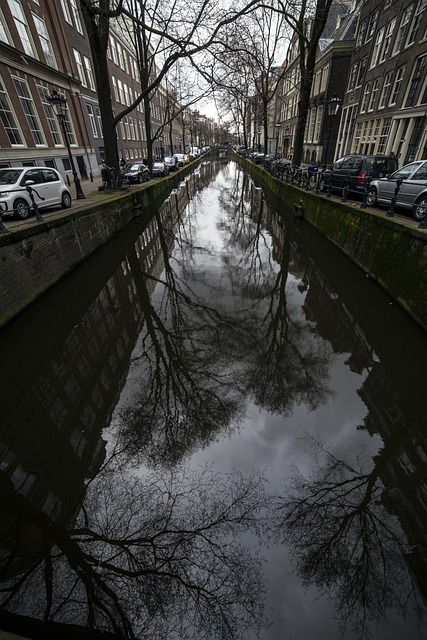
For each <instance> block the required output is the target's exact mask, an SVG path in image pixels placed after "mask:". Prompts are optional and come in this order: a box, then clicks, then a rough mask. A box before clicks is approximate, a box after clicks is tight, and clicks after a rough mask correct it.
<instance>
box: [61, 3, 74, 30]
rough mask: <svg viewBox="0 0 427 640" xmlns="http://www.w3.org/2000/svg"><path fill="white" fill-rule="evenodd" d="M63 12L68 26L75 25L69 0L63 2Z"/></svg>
mask: <svg viewBox="0 0 427 640" xmlns="http://www.w3.org/2000/svg"><path fill="white" fill-rule="evenodd" d="M61 5H62V11H63V13H64V18H65V20H66V21H67V22H68V24H71V25H72V24H73V20H72V18H71V12H70V6H69V4H68V0H61Z"/></svg>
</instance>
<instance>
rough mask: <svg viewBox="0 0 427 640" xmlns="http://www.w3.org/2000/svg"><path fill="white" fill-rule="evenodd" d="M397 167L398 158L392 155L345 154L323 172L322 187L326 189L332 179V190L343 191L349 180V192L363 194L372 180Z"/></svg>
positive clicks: (391, 171) (322, 189) (382, 176)
mask: <svg viewBox="0 0 427 640" xmlns="http://www.w3.org/2000/svg"><path fill="white" fill-rule="evenodd" d="M397 169H398V166H397V160H396V158H393V157H391V156H365V155H361V154H353V155H348V156H343V157H342V158H339V160H337V161H336V162H334V164H333V165H332V166H331V167H329V168H328V169H326V171H324V172H323V174H322V177H321V183H320V189H321V191H326V190H327V189H328V185H329V181H330V183H331V190H332V191H342V190H343V188H344V187H345V185H346V184H347V182H348V189H349V192H353V193H360V194H363V193H364V191H365V186H368V184H369V182H370V180H374V179H376V178H385V176H387V175H388V174H389V173H393V171H396V170H397ZM367 178H369V181H368V180H367Z"/></svg>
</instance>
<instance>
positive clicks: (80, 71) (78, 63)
mask: <svg viewBox="0 0 427 640" xmlns="http://www.w3.org/2000/svg"><path fill="white" fill-rule="evenodd" d="M73 54H74V60H75V63H76V67H77V73H78V76H79V78H80V82H81V83H82V85H83V86H84V87H87V81H86V76H85V71H84V66H83V60H82V54H81V53H80V51H77V49H73Z"/></svg>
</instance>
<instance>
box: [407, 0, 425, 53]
mask: <svg viewBox="0 0 427 640" xmlns="http://www.w3.org/2000/svg"><path fill="white" fill-rule="evenodd" d="M426 5H427V0H419V2H418V5H417V8H416V10H415V14H414V17H413V20H412V23H411V26H410V28H409V31H408V37H407V39H406V46H407V47H409V45H411V44H413V42H415V37H416V35H417V31H418V27H419V26H420V22H421V20H422V18H423V11H424V9H425V8H426Z"/></svg>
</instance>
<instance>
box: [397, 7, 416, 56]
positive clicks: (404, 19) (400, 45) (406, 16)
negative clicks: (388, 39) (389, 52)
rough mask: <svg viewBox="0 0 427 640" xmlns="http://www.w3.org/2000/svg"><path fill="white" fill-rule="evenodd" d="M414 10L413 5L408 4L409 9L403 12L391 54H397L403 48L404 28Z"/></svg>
mask: <svg viewBox="0 0 427 640" xmlns="http://www.w3.org/2000/svg"><path fill="white" fill-rule="evenodd" d="M413 8H414V5H413V4H410V5H409V7H406V9H405V11H404V12H403V15H402V19H401V21H400V26H399V31H398V32H397V36H396V42H395V44H394V49H393V54H395V53H399V51H400V50H401V49H402V48H403V43H404V41H405V33H406V27H407V25H408V23H409V20H410V19H411V14H412V10H413Z"/></svg>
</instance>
